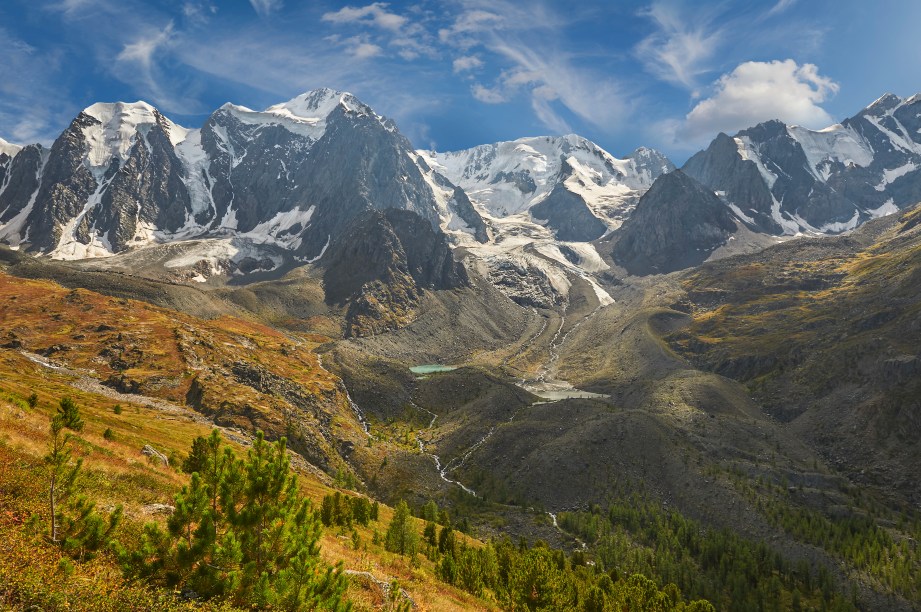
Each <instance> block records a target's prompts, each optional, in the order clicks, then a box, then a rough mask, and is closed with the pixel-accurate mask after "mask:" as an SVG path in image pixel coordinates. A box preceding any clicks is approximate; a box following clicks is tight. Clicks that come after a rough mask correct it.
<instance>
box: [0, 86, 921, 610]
mask: <svg viewBox="0 0 921 612" xmlns="http://www.w3.org/2000/svg"><path fill="white" fill-rule="evenodd" d="M919 203H921V95H916V96H914V97H911V98H908V99H901V98H899V97H896V96H894V95H891V94H887V95H885V96H883V97H881V98H879V99H878V100H876V101H875V102H873V103H872V104H870V105H869V106H868V107H866V108H865V109H863V110H861V111H860V112H858V113H857V114H856V115H854V116H853V117H851V118H849V119H846V120H845V121H843V122H842V123H840V124H836V125H832V126H830V127H828V128H826V129H823V130H819V131H813V130H809V129H806V128H803V127H799V126H793V125H785V124H784V123H781V122H779V121H768V122H765V123H761V124H759V125H756V126H753V127H750V128H748V129H745V130H742V131H740V132H739V133H737V134H735V135H727V134H723V133H720V134H718V135H717V136H716V137H715V138H714V139H713V141H712V142H711V143H710V145H709V146H708V147H707V148H706V149H705V150H703V151H700V152H698V153H697V154H695V155H693V156H692V157H691V158H690V159H689V160H688V161H687V162H686V163H685V164H684V165H683V167H681V168H680V169H679V168H676V167H675V165H674V164H673V163H672V162H671V161H669V160H668V159H667V158H666V157H665V156H664V155H662V154H661V153H659V152H657V151H655V150H653V149H649V148H639V149H637V150H635V151H632V152H629V153H626V154H624V156H623V157H615V156H614V155H612V154H611V153H608V152H607V151H605V150H603V149H602V148H600V147H599V146H598V145H596V144H594V143H593V142H590V141H589V140H586V139H585V138H582V137H580V136H577V135H566V136H544V137H529V138H521V139H518V140H514V141H510V142H498V143H493V144H484V145H481V146H477V147H474V148H472V149H468V150H464V151H452V152H442V151H431V150H415V149H414V148H413V145H412V144H411V143H410V141H409V140H408V139H407V138H406V137H404V136H403V135H402V134H401V133H400V131H399V129H398V127H397V126H396V125H395V123H394V122H393V121H391V120H389V119H387V118H385V117H382V116H381V115H379V114H377V113H376V112H375V111H374V110H373V109H372V108H370V107H369V106H367V105H366V104H364V103H362V102H361V101H360V100H358V99H357V98H356V97H355V96H353V95H351V94H348V93H344V92H339V91H333V90H330V89H318V90H315V91H310V92H307V93H305V94H303V95H299V96H297V97H296V98H294V99H292V100H290V101H288V102H284V103H280V104H276V105H273V106H270V107H269V108H267V109H265V110H264V111H254V110H251V109H248V108H245V107H242V106H237V105H234V104H229V103H228V104H225V105H224V106H222V107H220V108H219V109H217V110H216V111H214V112H213V113H212V114H211V115H210V117H209V118H208V119H207V121H205V123H204V125H203V126H202V127H201V128H195V129H189V128H185V127H181V126H179V125H177V124H176V123H174V122H173V121H171V120H170V119H169V118H167V117H166V116H164V115H163V114H162V113H161V112H159V111H158V110H157V109H156V108H154V107H152V106H150V105H149V104H146V103H144V102H136V103H121V102H119V103H98V104H94V105H92V106H90V107H88V108H86V109H85V110H84V111H83V112H81V113H80V114H79V115H78V116H77V117H76V118H75V119H73V121H72V122H71V124H70V125H69V127H68V128H67V129H66V130H64V132H63V133H62V134H61V135H60V136H59V137H58V138H57V139H56V140H55V141H54V143H53V144H52V145H51V146H50V148H48V147H45V146H42V145H40V144H25V145H22V146H20V145H13V144H9V143H6V142H5V141H0V241H2V242H3V243H4V245H5V246H2V247H0V304H2V307H0V345H2V348H0V391H2V393H0V536H2V537H0V540H4V541H6V542H9V544H4V545H0V546H6V548H5V549H2V553H3V554H2V555H0V556H2V559H0V602H2V603H4V604H6V605H9V606H12V607H21V608H23V609H25V608H28V607H29V606H30V605H37V606H39V607H43V608H44V607H48V608H49V609H52V608H53V609H59V608H61V609H62V608H64V607H66V605H73V606H75V607H84V608H87V609H124V608H133V609H169V608H175V609H185V607H189V608H191V607H192V606H201V605H206V604H205V603H204V600H205V599H206V598H205V597H204V594H205V591H204V590H203V589H204V587H203V586H201V583H193V582H185V581H184V579H181V578H179V577H178V576H181V575H182V574H181V564H180V566H177V567H180V569H174V570H170V571H174V573H173V574H170V576H172V577H173V578H169V579H168V580H167V581H166V583H163V582H157V581H156V580H153V579H151V580H149V581H148V582H143V581H142V580H141V579H140V578H139V577H140V576H141V574H139V573H137V572H136V573H135V574H131V579H130V580H129V579H128V578H124V577H123V573H122V569H120V568H122V566H123V565H125V563H127V562H126V561H125V559H127V558H129V557H130V555H128V554H127V553H125V551H124V550H123V551H121V553H119V554H116V553H115V552H111V551H110V552H106V553H101V554H100V555H99V556H97V557H95V558H94V559H93V560H89V561H83V560H82V555H83V553H82V552H81V563H80V564H79V567H77V569H76V570H75V569H74V567H73V565H71V564H70V562H69V561H68V562H67V565H70V569H67V567H66V566H63V565H62V562H61V561H60V560H59V557H60V559H63V558H64V557H63V556H61V554H63V553H61V554H58V553H57V552H54V553H52V552H48V550H50V549H49V548H48V547H47V546H46V547H45V548H44V549H42V550H44V551H46V552H44V553H42V554H40V555H39V554H37V553H34V557H33V558H32V559H31V560H30V561H29V567H30V568H31V569H30V570H29V572H31V573H29V572H27V571H26V570H25V569H23V568H24V567H25V566H24V565H23V563H22V562H21V561H18V559H23V558H28V557H29V556H30V555H33V553H32V552H30V551H32V550H33V549H34V548H35V546H36V545H34V544H33V543H32V542H33V540H30V539H29V537H31V536H28V535H27V534H28V533H31V532H30V531H29V530H30V529H34V525H32V522H30V520H28V517H29V516H31V515H41V508H43V504H45V497H47V487H45V485H43V484H42V483H41V482H39V481H38V479H35V478H32V477H30V476H28V474H30V473H32V472H30V470H32V471H33V472H35V473H38V472H37V471H38V470H39V468H40V467H41V466H42V465H43V464H42V458H41V457H42V453H43V452H44V450H45V448H46V446H47V445H48V444H52V445H53V444H55V442H54V440H56V439H57V438H55V437H54V436H55V435H57V434H55V433H54V431H53V427H52V434H49V433H48V432H47V422H48V418H47V417H48V414H49V413H53V412H54V410H55V407H56V406H57V405H58V402H59V401H60V399H61V398H62V397H65V396H67V397H72V398H73V399H74V400H76V402H77V404H79V405H80V406H81V409H82V410H83V418H84V420H85V421H86V429H85V430H84V432H83V433H82V434H80V438H79V445H78V447H77V450H76V451H75V452H76V453H77V454H78V455H80V456H82V457H83V458H84V464H85V465H84V467H83V470H84V471H85V472H87V476H88V478H89V480H90V481H91V484H90V485H87V486H86V487H85V489H84V492H85V493H87V494H89V495H90V496H91V497H92V498H93V499H94V500H95V502H96V506H97V507H98V508H101V509H109V510H111V509H114V508H115V507H116V506H118V505H121V506H123V508H124V510H123V511H124V519H123V525H122V527H120V529H121V530H122V531H124V532H126V534H128V535H125V536H122V540H123V544H124V542H129V543H130V542H131V541H145V542H148V544H150V542H153V541H154V540H152V539H150V538H152V537H153V536H150V533H153V532H145V533H146V534H147V535H145V536H143V537H146V538H148V539H147V540H143V537H142V536H141V533H142V529H143V524H144V523H145V522H146V521H150V520H153V521H154V522H155V523H156V522H158V521H159V524H161V525H167V526H168V529H170V530H172V529H173V526H174V525H176V524H178V521H181V520H186V519H182V518H181V517H182V516H185V515H184V514H183V513H184V512H192V511H191V510H188V508H187V507H186V506H185V505H183V503H185V502H183V503H179V501H178V500H180V497H181V496H182V495H184V494H185V493H183V491H186V492H187V491H188V490H190V489H189V487H194V486H195V483H196V482H197V481H196V479H197V478H199V477H198V476H193V477H192V478H191V480H190V479H189V476H187V475H186V474H184V473H182V470H176V469H174V467H175V466H176V464H181V463H183V460H184V459H186V460H187V461H185V463H186V464H188V460H191V458H193V457H194V456H195V454H194V452H193V451H194V450H195V447H194V446H193V447H192V448H191V450H190V444H191V443H192V441H193V440H194V439H196V437H197V436H199V435H207V433H208V430H209V429H217V430H218V431H220V432H222V436H223V438H224V440H226V441H228V444H230V445H231V446H232V447H233V448H235V449H236V452H237V453H238V454H240V455H241V456H242V455H243V454H244V453H246V452H247V450H248V451H249V452H250V453H251V454H252V453H254V452H256V451H254V450H253V449H260V448H262V446H261V444H262V440H261V438H259V437H258V436H257V435H256V432H257V431H261V432H264V435H265V438H266V439H267V440H270V441H274V440H278V439H280V438H285V439H286V441H287V449H288V451H290V452H289V453H288V455H287V456H288V457H289V458H290V462H291V465H292V466H293V469H294V470H296V472H297V473H298V474H299V478H300V481H299V482H300V486H301V488H302V490H303V491H304V492H305V495H307V496H308V497H310V498H312V499H313V501H314V505H315V506H316V507H318V508H321V509H322V512H321V513H320V514H319V515H318V516H320V515H322V516H323V523H324V524H325V525H326V531H325V532H324V533H325V534H324V535H323V536H322V538H321V540H320V541H321V543H322V551H323V552H322V554H323V558H324V563H328V564H332V563H336V562H340V561H341V562H342V563H343V566H342V571H343V573H342V574H341V575H340V578H341V576H346V577H347V578H348V586H347V587H344V588H347V591H345V593H346V596H347V598H348V599H349V600H350V601H352V602H353V603H354V604H355V606H356V607H357V608H359V609H375V608H377V609H380V608H383V607H385V606H390V607H388V608H387V609H397V608H398V607H399V606H401V605H407V604H409V605H411V606H413V607H417V608H420V609H429V610H452V609H516V610H524V609H530V610H537V609H547V610H550V609H585V610H609V609H610V610H613V609H618V610H620V609H656V610H664V609H687V610H706V609H709V608H708V605H709V604H707V603H706V602H710V604H712V605H713V606H714V607H715V608H716V609H727V610H757V609H815V610H819V609H822V610H826V609H835V610H852V609H874V610H913V609H918V608H919V607H921V547H919V545H918V542H919V540H921V488H919V486H918V476H919V473H921V472H919V467H921V352H919V350H921V349H919V347H921V299H919V296H921V204H919ZM30 396H31V398H30ZM61 405H62V406H63V404H61ZM116 405H117V408H115V407H116ZM59 429H60V428H59ZM49 435H51V438H49ZM49 440H50V442H49ZM202 440H204V439H203V438H202ZM199 444H201V445H203V444H205V442H204V441H202V442H200V443H199ZM142 448H149V449H150V451H149V452H148V453H147V454H154V460H153V461H148V460H147V459H146V458H143V457H142V456H141V450H142ZM201 448H204V447H203V446H202V447H201ZM186 453H188V456H186V455H185V454H186ZM215 456H217V455H215ZM158 457H160V458H162V461H160V460H159V459H158ZM215 461H216V459H215ZM202 465H206V464H204V463H203V464H202ZM207 465H216V463H209V464H207ZM78 467H79V466H78ZM42 469H45V468H42ZM187 471H191V470H187ZM241 478H242V476H241ZM43 487H44V488H43ZM52 487H54V484H52ZM182 487H186V489H182ZM215 487H216V485H215ZM227 487H229V488H228V491H229V490H231V489H232V486H231V485H227ZM214 490H215V491H216V490H217V489H216V488H215V489H214ZM177 491H179V492H180V493H178V495H179V497H174V496H176V495H177ZM53 495H54V493H53V492H52V497H53ZM222 495H223V493H222ZM227 495H230V493H228V494H227ZM362 498H366V499H370V500H373V501H375V502H377V503H378V504H382V505H381V507H380V512H381V515H380V516H381V519H380V520H382V521H383V520H384V518H386V519H388V520H389V519H391V517H393V518H392V522H391V527H392V526H393V524H395V523H396V522H397V520H398V518H397V517H400V516H402V514H401V512H402V511H403V510H402V509H405V508H406V507H407V505H408V508H409V509H410V510H411V511H412V513H413V514H414V515H415V516H417V517H419V519H418V521H417V519H412V518H410V519H409V522H408V523H407V525H408V529H409V530H410V531H413V530H414V531H413V532H414V533H415V532H418V534H423V536H422V540H421V543H420V544H419V548H418V551H416V549H415V548H414V549H413V551H414V553H415V552H417V553H418V554H405V553H406V550H403V549H399V550H396V549H394V547H393V546H391V541H390V537H391V533H390V530H389V529H387V527H386V524H381V525H378V526H377V527H375V524H374V523H373V521H372V522H371V524H369V523H368V521H367V520H365V521H364V523H361V521H360V520H359V518H358V517H359V511H358V510H354V512H355V517H356V518H355V524H354V526H353V522H352V521H353V519H352V518H351V517H352V514H348V516H349V518H348V520H347V521H345V519H341V516H340V515H339V514H337V512H339V510H338V509H339V508H340V505H339V504H341V503H343V502H342V499H362ZM327 499H329V500H338V501H329V502H327ZM216 500H217V493H215V497H214V498H213V507H214V509H215V510H214V512H217V510H216V509H217V507H218V502H217V501H216ZM403 502H405V504H404V503H403ZM189 503H190V504H191V503H192V502H189ZM203 503H204V502H203ZM222 503H223V502H222ZM344 503H345V506H344V507H346V508H352V507H353V506H350V505H349V504H350V503H353V502H344ZM354 503H357V502H354ZM193 505H194V504H193ZM206 505H207V504H206ZM390 506H393V507H395V508H396V509H395V510H393V511H391V509H390ZM189 507H191V506H189ZM362 507H363V506H362ZM375 508H377V506H375ZM119 512H121V511H119ZM349 512H353V510H349ZM376 512H377V510H375V513H376ZM161 513H162V514H161ZM323 513H325V514H323ZM167 515H168V516H169V517H170V518H168V519H167V518H165V517H166V516H167ZM337 516H338V517H339V518H338V519H337V518H336V517H337ZM375 516H376V514H375ZM176 517H180V518H176ZM340 519H341V520H340ZM208 520H214V517H213V516H211V518H209V519H208ZM436 523H437V527H436ZM190 524H191V523H190ZM201 524H206V522H202V523H201ZM427 524H428V525H431V526H432V527H431V534H429V535H426V534H428V533H429V532H428V527H427ZM30 525H32V527H30ZM424 528H425V531H423V529H424ZM177 529H178V527H177ZM201 529H204V528H203V527H201ZM436 529H437V530H438V531H440V532H441V534H442V536H444V533H446V531H445V530H447V533H448V535H447V536H444V538H443V539H438V538H436V536H435V534H436V533H437V532H436ZM452 529H453V531H452ZM378 530H380V533H379V532H378ZM385 530H386V531H387V534H386V537H385V536H384V535H383V531H385ZM219 531H220V530H219ZM163 533H166V532H163ZM177 533H178V532H177ZM191 533H192V529H191V527H188V530H187V535H188V538H189V541H191V538H192V536H191V535H190V534H191ZM227 533H230V531H228V532H227ZM418 534H417V536H416V537H417V539H418V537H419V536H418ZM219 535H220V533H219ZM75 537H76V536H75ZM164 537H166V536H164ZM196 537H198V536H196ZM228 537H229V536H228ZM318 537H319V536H318ZM454 538H456V540H455V539H454ZM52 539H54V538H53V537H52ZM445 542H447V543H445ZM150 545H151V546H153V545H152V544H150ZM182 545H185V544H182ZM225 545H226V549H222V550H223V551H224V552H223V553H221V554H224V555H225V556H229V557H232V555H231V553H230V552H227V551H228V550H230V549H231V548H233V547H232V546H231V545H230V544H227V543H226V542H225V543H224V544H221V546H225ZM118 546H122V545H118ZM190 546H191V545H190ZM115 548H117V546H116V547H115ZM193 549H194V547H192V548H191V549H189V550H193ZM54 550H55V551H56V550H57V549H54ZM81 550H82V549H81ZM113 550H114V548H113ZM151 550H154V549H153V548H151V549H150V550H147V549H144V551H146V552H145V553H144V554H148V556H149V555H152V554H153V553H152V552H150V551H151ZM183 550H184V549H183ZM139 554H140V553H139ZM189 554H193V553H189ZM229 557H228V558H229ZM131 558H133V559H135V561H136V560H137V558H138V557H131ZM177 558H181V555H180V556H179V557H177ZM221 558H222V559H223V557H221ZM215 559H218V557H215ZM221 562H224V561H221ZM86 564H89V565H88V566H86ZM213 564H219V562H218V561H217V560H214V561H213ZM213 564H212V566H211V567H212V569H214V565H213ZM61 567H64V569H61ZM145 567H147V566H145ZM202 567H204V565H203V566H202ZM241 567H242V565H241ZM490 568H491V569H490ZM161 569H162V568H161ZM74 571H76V572H77V573H76V574H75V575H73V576H72V574H73V572H74ZM201 571H205V570H201ZM241 571H242V570H241ZM247 571H248V570H247ZM529 572H530V573H529ZM128 574H130V572H128ZM125 575H127V574H125ZM202 575H204V574H202ZM243 575H244V578H243V580H245V572H244V574H243ZM337 575H338V574H337ZM548 576H549V578H548ZM76 578H80V580H77V579H76ZM199 578H201V576H199ZM169 580H174V582H172V583H170V582H169ZM527 580H531V582H527ZM395 582H396V583H398V584H397V585H396V586H394V583H395ZM106 583H108V584H110V585H111V584H117V585H120V586H118V587H111V588H104V586H103V585H105V584H106ZM5 584H6V585H10V586H4V585H5ZM164 584H165V585H166V586H164ZM227 584H230V582H228V583H227ZM222 588H224V587H222ZM227 588H229V587H227ZM229 592H230V591H227V592H222V597H223V598H222V597H217V598H216V599H214V600H213V601H211V603H208V604H207V605H215V606H217V605H237V604H239V601H236V600H234V599H233V598H232V597H230V596H229V595H227V593H229ZM248 596H249V595H248ZM704 600H706V601H704ZM240 601H242V600H240ZM246 601H247V602H250V603H251V601H256V600H246ZM260 601H262V600H260ZM318 601H319V600H316V601H315V602H314V605H321V604H320V603H317V602H318ZM87 602H91V603H87ZM92 602H95V603H92ZM215 602H219V603H215ZM240 605H241V606H242V604H240ZM242 607H247V606H242ZM268 607H271V606H268ZM276 607H279V608H281V607H284V606H283V605H282V604H277V606H276ZM295 607H296V606H295ZM304 607H309V606H307V605H304ZM215 609H218V608H215Z"/></svg>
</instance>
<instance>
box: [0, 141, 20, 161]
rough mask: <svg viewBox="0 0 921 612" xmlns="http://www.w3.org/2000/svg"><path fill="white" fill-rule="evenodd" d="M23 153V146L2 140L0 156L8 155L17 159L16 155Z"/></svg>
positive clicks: (0, 142)
mask: <svg viewBox="0 0 921 612" xmlns="http://www.w3.org/2000/svg"><path fill="white" fill-rule="evenodd" d="M20 151H22V145H18V144H13V143H12V142H7V141H6V140H3V139H2V138H0V154H6V155H9V156H10V157H16V154H17V153H19V152H20Z"/></svg>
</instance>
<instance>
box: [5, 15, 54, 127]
mask: <svg viewBox="0 0 921 612" xmlns="http://www.w3.org/2000/svg"><path fill="white" fill-rule="evenodd" d="M0 57H2V58H3V61H0V136H3V137H4V138H5V139H6V140H9V141H11V142H18V143H24V144H28V143H32V142H43V143H46V144H47V143H49V142H50V141H51V140H53V139H54V138H55V137H56V136H57V133H56V132H57V131H59V127H60V124H61V123H64V122H66V121H67V119H68V114H69V112H70V110H71V108H70V105H69V104H67V102H66V100H67V97H68V91H67V84H66V81H65V79H62V78H61V76H62V75H61V74H60V65H61V61H62V59H63V55H62V54H61V53H59V52H56V51H50V52H49V51H42V50H39V49H37V48H35V47H33V46H31V45H29V44H27V43H26V42H25V41H23V40H22V39H20V38H18V37H17V36H16V35H14V34H13V33H12V32H10V31H9V30H7V29H5V28H3V27H2V26H0ZM54 99H63V100H64V101H65V102H64V103H63V104H49V101H50V100H54Z"/></svg>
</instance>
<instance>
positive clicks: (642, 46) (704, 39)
mask: <svg viewBox="0 0 921 612" xmlns="http://www.w3.org/2000/svg"><path fill="white" fill-rule="evenodd" d="M643 14H644V15H645V16H646V17H648V18H649V19H651V20H652V21H653V23H654V24H655V26H656V28H657V30H656V31H655V32H654V33H652V34H650V35H649V36H647V37H646V38H644V39H643V40H642V41H640V43H639V44H638V45H637V46H636V49H635V51H636V55H637V57H639V59H640V61H642V62H643V65H644V66H645V68H646V70H647V71H649V72H650V73H652V74H653V75H654V76H656V77H658V78H660V79H662V80H664V81H668V82H670V83H673V84H676V85H680V86H682V87H686V88H688V89H694V88H695V87H696V86H697V85H696V79H697V77H698V76H699V75H701V74H702V73H704V72H706V71H707V70H708V68H707V62H708V61H709V60H710V59H712V58H713V55H714V54H715V52H716V50H717V47H718V46H719V44H720V41H721V39H722V37H723V33H722V31H721V30H720V29H718V28H714V27H713V26H712V23H711V22H712V18H711V16H710V14H709V13H708V12H707V11H706V10H703V9H701V8H700V7H698V6H695V7H694V9H693V10H683V9H682V8H681V7H680V6H679V5H675V4H666V3H664V2H657V3H655V4H653V5H652V6H651V7H649V9H647V10H646V11H644V12H643Z"/></svg>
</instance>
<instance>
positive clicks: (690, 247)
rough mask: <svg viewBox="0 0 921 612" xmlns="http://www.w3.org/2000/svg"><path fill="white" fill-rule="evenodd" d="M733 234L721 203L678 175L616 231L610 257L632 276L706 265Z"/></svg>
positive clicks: (657, 187) (663, 180)
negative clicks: (704, 262) (700, 264)
mask: <svg viewBox="0 0 921 612" xmlns="http://www.w3.org/2000/svg"><path fill="white" fill-rule="evenodd" d="M735 230H736V222H735V220H734V218H733V217H732V215H731V214H730V212H729V210H728V209H727V208H726V206H725V205H724V204H723V202H722V201H721V200H720V199H719V198H718V197H716V196H715V195H714V194H713V192H711V191H710V190H708V189H707V188H705V187H704V186H702V185H701V184H700V183H698V182H697V181H695V180H694V179H692V178H690V177H689V176H687V175H686V174H684V173H683V172H682V171H680V170H675V171H674V172H671V173H669V174H665V175H663V176H661V177H659V179H658V180H656V182H655V183H653V185H652V187H650V189H649V191H647V192H646V195H644V196H643V197H642V198H641V199H640V201H639V203H638V204H637V206H636V210H635V211H634V213H633V215H632V216H631V217H630V218H629V219H628V220H627V221H626V223H624V225H623V227H621V228H620V229H619V230H617V231H616V232H615V236H616V242H615V244H614V248H613V251H612V256H613V258H614V260H615V261H616V262H617V263H618V264H620V265H621V266H623V267H624V268H626V269H627V271H628V272H630V273H631V274H638V275H643V274H663V273H666V272H673V271H675V270H680V269H682V268H687V267H690V266H693V265H697V264H699V263H701V262H703V261H704V260H706V259H707V257H708V256H709V255H710V253H712V252H713V251H714V250H715V249H716V248H717V247H719V246H720V245H722V244H724V243H725V242H726V240H727V239H728V237H729V236H730V234H732V233H733V232H734V231H735Z"/></svg>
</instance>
